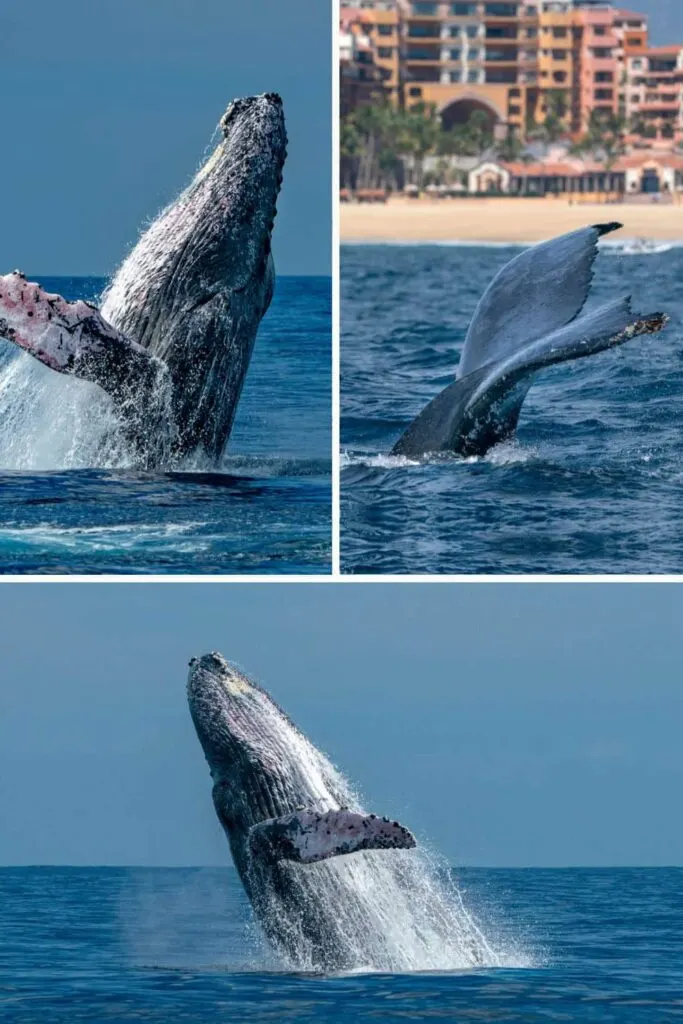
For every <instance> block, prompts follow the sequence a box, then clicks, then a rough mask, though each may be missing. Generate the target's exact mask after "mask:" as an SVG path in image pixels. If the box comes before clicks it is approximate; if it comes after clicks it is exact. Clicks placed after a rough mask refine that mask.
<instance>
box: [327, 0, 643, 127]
mask: <svg viewBox="0 0 683 1024" xmlns="http://www.w3.org/2000/svg"><path fill="white" fill-rule="evenodd" d="M350 13H353V16H354V17H355V18H356V19H357V22H358V24H359V25H362V26H363V27H364V31H365V32H366V33H367V35H368V36H369V38H370V39H371V40H372V41H373V47H374V53H375V61H376V63H377V66H378V67H379V68H380V69H381V73H382V75H383V77H384V78H385V83H386V90H387V95H388V97H389V99H390V100H391V101H392V102H395V103H400V104H404V105H406V106H412V105H413V104H415V103H417V102H424V103H429V104H434V105H435V106H436V108H437V110H438V111H439V112H440V114H441V116H442V119H443V123H444V127H445V128H449V127H452V126H453V125H456V124H459V123H465V122H467V120H468V118H469V116H470V114H471V113H472V112H473V111H474V110H482V111H484V112H485V113H487V115H488V116H489V117H490V120H491V123H492V125H493V126H495V127H496V129H497V133H498V134H499V135H502V134H505V132H506V131H507V130H508V128H512V129H514V130H515V131H517V132H520V133H521V132H523V131H524V128H525V126H527V125H533V124H541V123H543V121H544V120H545V118H546V117H547V116H548V114H549V112H551V111H552V112H553V113H555V114H558V113H559V114H560V115H561V118H562V121H563V123H564V125H565V127H566V130H567V132H569V133H571V134H572V135H573V136H574V137H578V136H579V135H580V134H582V133H583V132H584V131H585V129H586V127H587V124H588V121H589V118H590V114H591V111H593V110H599V111H609V112H611V113H614V114H617V113H620V112H621V113H624V114H628V113H629V112H630V110H631V108H632V106H633V101H632V98H631V97H632V94H633V90H631V89H630V88H629V87H628V84H627V83H628V81H629V76H630V74H631V64H630V61H631V60H632V59H635V60H637V59H638V56H639V55H640V56H641V57H642V56H643V55H644V54H645V53H646V52H647V19H646V17H645V16H644V15H642V14H638V13H636V12H632V11H628V10H622V9H621V8H617V7H615V6H614V5H613V4H611V3H607V2H599V0H526V2H516V0H448V2H446V0H356V3H355V4H354V5H353V6H352V5H351V4H350V3H346V0H342V17H343V18H344V17H347V18H348V15H349V14H350Z"/></svg>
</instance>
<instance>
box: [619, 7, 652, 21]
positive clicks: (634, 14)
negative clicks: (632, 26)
mask: <svg viewBox="0 0 683 1024" xmlns="http://www.w3.org/2000/svg"><path fill="white" fill-rule="evenodd" d="M622 18H624V19H626V21H636V20H637V21H647V14H639V13H638V11H624V10H623V9H619V10H617V11H615V12H614V20H615V21H621V20H622Z"/></svg>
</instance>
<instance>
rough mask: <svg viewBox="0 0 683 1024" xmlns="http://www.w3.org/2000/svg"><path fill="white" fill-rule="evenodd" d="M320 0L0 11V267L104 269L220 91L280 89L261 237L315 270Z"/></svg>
mask: <svg viewBox="0 0 683 1024" xmlns="http://www.w3.org/2000/svg"><path fill="white" fill-rule="evenodd" d="M331 60H332V44H331V3H330V2H329V0H287V2H286V3H283V2H282V0H241V2H239V3H238V2H236V0H96V2H94V0H59V3H55V2H54V0H31V2H30V3H24V4H22V3H11V4H4V5H3V8H2V16H1V17H0V92H1V93H2V95H3V97H4V98H5V102H4V103H3V108H2V115H3V116H2V137H3V147H2V149H3V152H2V158H1V159H0V194H1V195H2V197H3V203H2V231H1V232H0V273H6V272H7V271H9V270H12V269H14V268H15V267H20V268H21V269H23V270H25V271H26V272H28V273H33V274H43V275H45V274H66V275H69V274H107V273H109V272H111V271H112V270H113V269H114V268H115V267H116V265H117V263H118V262H119V261H120V260H121V258H122V256H123V255H124V254H125V252H126V250H127V248H128V247H130V246H131V244H132V243H133V242H134V241H135V240H136V238H137V234H138V230H139V228H140V227H141V225H142V224H143V222H145V221H147V220H148V219H149V218H151V217H153V216H154V215H155V214H156V213H157V212H158V210H159V209H160V208H161V207H162V206H163V205H165V204H166V203H167V202H168V201H169V200H171V199H172V198H174V196H175V195H176V194H177V193H178V192H179V191H180V190H181V188H182V187H183V186H184V185H185V184H187V182H188V180H189V179H190V178H191V176H192V175H193V173H194V171H195V170H196V169H197V167H198V166H199V164H200V162H201V158H202V155H203V154H204V153H205V151H206V149H207V147H208V145H209V142H210V140H211V136H212V133H213V131H214V129H215V127H216V125H217V123H218V120H219V118H220V116H221V114H222V113H223V111H224V109H225V107H226V106H227V104H228V103H229V101H230V100H231V99H232V98H233V97H235V96H243V95H251V94H253V93H260V92H274V91H278V92H280V93H281V94H282V97H283V99H284V104H285V114H286V117H287V124H288V133H289V138H290V144H289V157H288V161H287V166H286V168H285V182H284V187H283V193H282V196H281V199H280V204H279V213H278V220H277V226H276V232H275V237H274V252H275V257H276V261H277V264H278V268H279V270H280V272H281V273H284V274H297V273H313V274H326V273H328V272H329V263H330V244H331V243H330V238H331V226H330V220H331V213H330V210H331V197H330V188H331V185H330V174H331V170H330V168H331V128H330V108H331Z"/></svg>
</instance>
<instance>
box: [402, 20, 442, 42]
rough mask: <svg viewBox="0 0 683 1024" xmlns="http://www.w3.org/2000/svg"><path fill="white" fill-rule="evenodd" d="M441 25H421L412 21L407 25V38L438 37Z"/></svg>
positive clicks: (439, 36)
mask: <svg viewBox="0 0 683 1024" xmlns="http://www.w3.org/2000/svg"><path fill="white" fill-rule="evenodd" d="M440 38H441V27H440V26H439V24H438V23H437V24H427V25H422V24H420V22H413V23H412V24H410V25H408V39H440Z"/></svg>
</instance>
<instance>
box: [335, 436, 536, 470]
mask: <svg viewBox="0 0 683 1024" xmlns="http://www.w3.org/2000/svg"><path fill="white" fill-rule="evenodd" d="M537 454H538V453H537V450H536V449H535V448H531V447H529V446H524V445H522V444H520V443H519V442H518V441H516V440H512V441H505V442H503V443H501V444H498V445H496V446H495V447H493V448H491V449H490V450H489V451H488V452H487V453H486V455H468V456H462V455H456V454H454V453H453V452H430V453H428V454H427V455H425V456H423V457H422V458H420V459H410V458H408V457H407V456H405V455H390V454H387V453H383V452H378V453H376V454H371V453H364V452H349V451H343V452H342V453H341V456H340V463H339V464H340V468H341V469H350V468H351V467H353V466H362V467H365V468H367V469H406V468H413V467H415V466H431V465H443V464H444V463H450V464H454V465H461V466H469V465H473V464H475V463H480V462H485V463H489V464H490V465H492V466H509V465H518V464H520V463H525V462H530V461H531V460H532V459H534V458H536V456H537Z"/></svg>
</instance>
